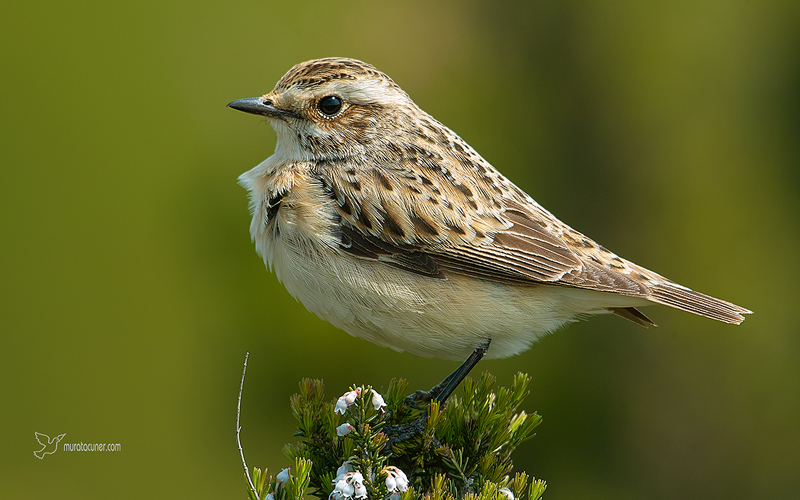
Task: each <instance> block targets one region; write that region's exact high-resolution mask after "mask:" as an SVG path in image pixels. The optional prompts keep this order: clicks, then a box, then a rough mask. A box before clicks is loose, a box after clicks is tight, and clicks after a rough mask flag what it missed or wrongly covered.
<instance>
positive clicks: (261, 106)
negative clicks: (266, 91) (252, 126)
mask: <svg viewBox="0 0 800 500" xmlns="http://www.w3.org/2000/svg"><path fill="white" fill-rule="evenodd" d="M228 107H229V108H233V109H238V110H239V111H244V112H245V113H252V114H254V115H264V116H268V117H273V118H280V119H286V118H290V117H291V118H297V115H296V114H294V113H292V112H291V111H286V110H283V109H278V108H276V107H275V106H274V105H273V104H272V101H270V100H269V99H266V98H264V97H248V98H247V99H237V100H235V101H233V102H229V103H228Z"/></svg>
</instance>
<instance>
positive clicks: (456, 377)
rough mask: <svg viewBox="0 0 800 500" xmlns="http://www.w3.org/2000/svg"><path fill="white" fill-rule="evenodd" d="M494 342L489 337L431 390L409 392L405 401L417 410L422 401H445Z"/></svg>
mask: <svg viewBox="0 0 800 500" xmlns="http://www.w3.org/2000/svg"><path fill="white" fill-rule="evenodd" d="M491 342H492V339H488V340H487V341H486V342H484V343H483V344H480V345H479V346H477V347H476V348H475V350H474V351H472V354H470V355H469V357H468V358H467V360H466V361H464V362H463V363H462V364H461V366H459V367H458V368H456V371H454V372H453V373H451V374H450V375H448V376H447V378H445V379H444V380H442V381H441V382H440V383H438V384H436V385H435V386H433V387H432V388H431V390H430V391H416V392H414V393H413V394H409V395H408V396H406V400H405V403H406V404H407V405H408V406H410V407H412V408H415V409H417V410H421V409H422V408H420V406H419V405H418V403H419V402H420V401H421V402H423V403H427V402H428V401H431V400H432V399H435V400H436V401H438V402H439V403H444V402H445V401H447V399H448V398H449V397H450V395H451V394H453V392H454V391H455V390H456V389H457V388H458V386H459V385H460V384H461V382H463V381H464V379H465V378H466V377H467V375H469V372H471V371H472V369H473V368H475V365H477V364H478V361H480V360H481V359H483V356H484V355H485V354H486V351H488V350H489V344H490V343H491Z"/></svg>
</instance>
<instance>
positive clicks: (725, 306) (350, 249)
mask: <svg viewBox="0 0 800 500" xmlns="http://www.w3.org/2000/svg"><path fill="white" fill-rule="evenodd" d="M439 158H442V157H441V156H439ZM486 165H488V164H486ZM486 165H484V168H485V169H486V170H487V171H488V169H491V166H488V167H486ZM328 167H329V168H326V169H320V170H319V174H320V175H321V176H322V182H323V185H324V186H325V187H326V188H327V189H328V191H329V193H330V194H331V197H332V198H333V199H335V200H336V201H337V203H338V206H339V211H340V214H341V216H342V223H341V241H342V244H341V250H342V251H344V252H347V253H350V254H352V255H355V256H358V257H362V258H368V259H373V260H379V261H382V262H385V263H386V264H388V265H393V266H396V267H401V268H403V269H406V270H408V271H411V272H414V273H417V274H421V275H425V276H429V277H434V278H446V276H447V274H448V273H457V274H466V275H469V276H473V277H476V278H481V279H486V280H492V281H499V282H504V283H509V284H518V285H525V284H528V285H533V284H540V285H541V284H550V285H559V286H571V287H576V288H583V289H587V290H595V291H598V292H612V293H618V294H622V295H627V296H631V297H640V298H645V299H649V300H651V301H653V302H656V303H660V304H664V305H668V306H671V307H675V308H678V309H681V310H684V311H687V312H692V313H695V314H699V315H701V316H706V317H708V318H712V319H716V320H719V321H723V322H726V323H734V324H738V323H741V322H742V321H743V320H744V317H743V316H742V314H748V313H749V312H750V311H748V310H747V309H744V308H741V307H739V306H736V305H734V304H731V303H729V302H726V301H723V300H720V299H716V298H713V297H710V296H708V295H704V294H701V293H698V292H694V291H691V290H689V289H687V288H684V287H682V286H680V285H677V284H674V283H672V282H671V281H669V280H667V279H666V278H663V277H661V276H659V275H657V274H655V273H653V272H651V271H648V270H646V269H644V268H641V267H639V266H636V265H635V264H632V263H630V262H627V261H625V260H624V259H621V258H619V257H618V256H616V255H615V254H613V253H611V252H609V251H608V250H606V249H605V248H603V247H602V246H600V245H597V244H596V243H594V242H593V241H591V240H590V239H588V238H586V237H585V236H583V235H581V234H580V233H577V232H575V231H574V230H572V229H571V228H569V227H568V226H566V225H564V224H563V223H561V222H559V221H558V220H557V219H555V218H553V217H552V216H551V215H550V214H549V213H547V212H546V211H544V210H543V209H541V208H540V207H539V206H538V205H536V204H535V202H533V201H532V200H530V198H527V197H524V193H521V191H518V190H517V189H516V188H514V189H509V188H508V185H507V184H503V183H502V182H503V181H504V178H502V176H500V175H499V174H496V177H491V178H489V177H482V178H479V179H477V180H476V179H461V180H458V179H454V178H452V173H451V172H449V171H448V170H447V169H446V168H439V169H438V170H437V169H433V170H429V171H426V175H425V176H419V175H414V174H413V173H412V172H414V169H410V168H405V169H404V168H402V161H401V162H400V164H399V165H398V164H395V165H393V167H392V168H387V169H384V170H382V171H381V172H376V171H375V170H374V168H375V167H372V169H365V170H364V171H363V172H361V173H360V174H359V173H358V172H356V173H354V172H353V171H352V170H351V171H348V172H347V176H343V175H342V174H341V173H340V172H339V171H338V169H337V168H336V166H334V165H329V166H328ZM481 182H483V183H484V184H487V185H481V184H480V183H481ZM505 182H506V183H507V181H505ZM467 184H469V185H471V186H472V187H473V188H474V189H470V188H469V187H468V186H467ZM508 184H510V183H508ZM512 186H513V185H512ZM501 188H502V189H501ZM384 190H388V191H395V192H394V193H393V196H391V197H384V196H382V195H381V192H382V191H384ZM474 192H477V193H479V194H478V196H477V197H476V196H475V195H474ZM499 192H502V193H503V195H502V196H501V195H499V194H498V196H497V197H495V198H489V197H488V195H487V193H492V194H497V193H499ZM398 194H401V195H402V196H398ZM527 205H531V208H530V209H528V207H527ZM539 219H542V220H541V221H540V220H539ZM609 310H610V311H611V312H613V313H614V314H616V315H618V316H621V317H623V318H625V319H628V320H631V321H633V322H635V323H638V324H640V325H643V326H648V325H653V326H654V323H653V322H652V321H650V320H649V319H648V318H647V317H646V316H645V315H644V314H642V313H641V312H639V311H638V310H636V309H634V308H633V307H628V308H609Z"/></svg>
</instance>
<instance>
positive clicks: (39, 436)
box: [34, 432, 50, 446]
mask: <svg viewBox="0 0 800 500" xmlns="http://www.w3.org/2000/svg"><path fill="white" fill-rule="evenodd" d="M34 434H36V440H37V441H39V444H40V445H42V446H47V445H48V444H50V436H48V435H47V434H42V433H41V432H34ZM42 439H44V442H42Z"/></svg>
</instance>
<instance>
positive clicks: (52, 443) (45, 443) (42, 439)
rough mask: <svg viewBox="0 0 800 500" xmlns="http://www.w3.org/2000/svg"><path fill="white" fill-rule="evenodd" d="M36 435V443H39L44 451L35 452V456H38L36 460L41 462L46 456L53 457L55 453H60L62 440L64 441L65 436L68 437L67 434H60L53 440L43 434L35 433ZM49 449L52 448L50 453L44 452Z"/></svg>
mask: <svg viewBox="0 0 800 500" xmlns="http://www.w3.org/2000/svg"><path fill="white" fill-rule="evenodd" d="M34 435H35V436H36V441H38V442H39V444H40V445H42V449H41V450H36V451H34V452H33V454H34V455H35V456H36V458H38V459H39V460H41V459H43V458H44V456H45V455H52V454H53V453H55V452H56V451H58V443H60V442H61V440H62V439H64V436H66V435H67V434H66V433H64V434H59V435H58V436H56V437H54V438H51V437H50V436H48V435H47V434H42V433H41V432H34ZM48 447H50V451H44V450H46V449H47V448H48Z"/></svg>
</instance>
